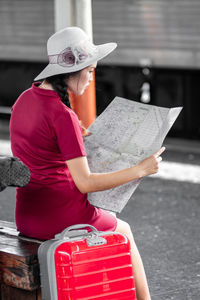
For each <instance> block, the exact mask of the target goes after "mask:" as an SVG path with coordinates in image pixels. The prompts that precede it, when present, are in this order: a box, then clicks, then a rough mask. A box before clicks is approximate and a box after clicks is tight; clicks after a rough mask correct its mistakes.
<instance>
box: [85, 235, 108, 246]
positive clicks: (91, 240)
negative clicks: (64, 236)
mask: <svg viewBox="0 0 200 300" xmlns="http://www.w3.org/2000/svg"><path fill="white" fill-rule="evenodd" d="M86 242H87V244H88V246H98V245H104V244H107V240H106V239H104V238H102V237H100V236H97V235H95V234H91V235H90V236H89V237H87V239H86Z"/></svg>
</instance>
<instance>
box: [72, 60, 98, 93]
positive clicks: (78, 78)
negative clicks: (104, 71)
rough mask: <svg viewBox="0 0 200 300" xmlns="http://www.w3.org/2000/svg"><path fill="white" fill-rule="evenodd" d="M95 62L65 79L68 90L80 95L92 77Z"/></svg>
mask: <svg viewBox="0 0 200 300" xmlns="http://www.w3.org/2000/svg"><path fill="white" fill-rule="evenodd" d="M96 66H97V63H94V64H92V65H90V66H89V67H87V68H85V69H83V70H81V71H80V72H78V73H77V74H76V75H73V76H70V77H69V78H68V80H67V86H68V89H69V91H70V92H72V93H73V94H75V95H82V94H83V93H84V91H85V90H86V88H87V87H88V86H89V84H90V81H92V79H93V71H94V69H95V68H96Z"/></svg>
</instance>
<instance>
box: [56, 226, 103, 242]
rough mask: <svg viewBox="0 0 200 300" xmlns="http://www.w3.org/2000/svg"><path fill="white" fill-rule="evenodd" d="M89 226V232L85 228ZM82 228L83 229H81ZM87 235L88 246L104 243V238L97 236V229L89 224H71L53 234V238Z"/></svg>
mask: <svg viewBox="0 0 200 300" xmlns="http://www.w3.org/2000/svg"><path fill="white" fill-rule="evenodd" d="M88 227H89V228H90V229H91V232H89V231H88V230H87V229H86V228H88ZM83 228H84V230H83ZM75 237H87V244H88V245H89V246H95V245H102V244H106V243H107V241H106V239H104V238H102V237H100V236H99V231H98V230H97V229H96V228H95V227H94V226H92V225H89V224H77V225H72V226H69V227H67V228H66V229H64V230H63V231H62V232H61V233H59V234H56V235H55V239H65V238H75Z"/></svg>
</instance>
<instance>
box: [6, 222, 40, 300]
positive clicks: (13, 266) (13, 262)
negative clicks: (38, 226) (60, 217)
mask: <svg viewBox="0 0 200 300" xmlns="http://www.w3.org/2000/svg"><path fill="white" fill-rule="evenodd" d="M41 242H42V241H38V240H34V239H29V238H26V237H23V236H19V232H18V231H17V230H16V228H15V225H14V223H10V222H6V221H0V268H1V284H5V285H6V286H13V287H15V288H18V289H24V290H26V291H33V290H36V289H38V288H39V287H40V276H39V262H38V258H37V250H38V247H39V245H40V244H41ZM7 299H10V298H7ZM16 299H18V298H16ZM19 299H20V298H19Z"/></svg>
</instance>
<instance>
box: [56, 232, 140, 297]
mask: <svg viewBox="0 0 200 300" xmlns="http://www.w3.org/2000/svg"><path fill="white" fill-rule="evenodd" d="M102 237H103V238H105V239H106V240H107V243H106V244H104V245H99V246H98V245H97V246H88V244H87V240H86V239H84V240H81V241H72V242H67V243H62V244H61V245H60V246H58V247H57V249H56V251H55V256H54V257H55V269H56V280H57V292H58V299H59V300H64V299H77V300H89V299H106V300H108V299H113V300H117V299H123V300H125V299H127V300H128V299H131V300H133V299H136V294H135V287H134V284H133V283H134V280H133V270H132V264H131V257H130V245H129V241H128V240H127V239H125V238H124V236H122V235H120V234H113V235H105V236H102Z"/></svg>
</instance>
